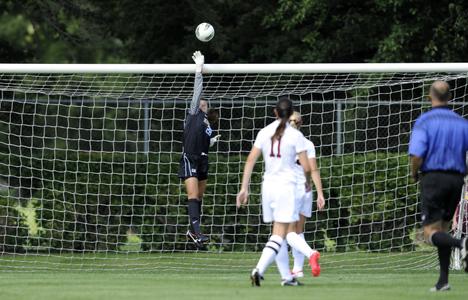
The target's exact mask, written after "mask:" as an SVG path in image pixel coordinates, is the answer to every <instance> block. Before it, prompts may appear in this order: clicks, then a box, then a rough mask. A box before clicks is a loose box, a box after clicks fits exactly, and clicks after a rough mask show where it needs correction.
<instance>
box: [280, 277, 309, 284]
mask: <svg viewBox="0 0 468 300" xmlns="http://www.w3.org/2000/svg"><path fill="white" fill-rule="evenodd" d="M281 285H282V286H301V285H304V284H302V283H300V282H299V281H297V279H296V278H293V279H291V280H282V281H281Z"/></svg>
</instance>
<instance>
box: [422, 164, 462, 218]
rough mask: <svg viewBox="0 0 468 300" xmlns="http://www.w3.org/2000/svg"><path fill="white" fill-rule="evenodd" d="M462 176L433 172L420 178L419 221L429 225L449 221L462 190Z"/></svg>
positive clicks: (452, 173) (453, 173)
mask: <svg viewBox="0 0 468 300" xmlns="http://www.w3.org/2000/svg"><path fill="white" fill-rule="evenodd" d="M463 179H464V176H463V174H460V173H455V172H444V171H434V172H427V173H424V174H423V175H422V177H421V221H422V224H423V225H430V224H433V223H435V222H437V221H447V222H448V221H451V220H452V218H453V215H454V213H455V210H456V209H457V205H458V202H459V201H460V196H461V191H462V188H463V182H464V180H463Z"/></svg>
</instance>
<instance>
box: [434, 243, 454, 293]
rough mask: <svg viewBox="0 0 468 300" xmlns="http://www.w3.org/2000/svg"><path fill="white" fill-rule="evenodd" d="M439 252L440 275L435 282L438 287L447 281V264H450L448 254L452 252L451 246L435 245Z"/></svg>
mask: <svg viewBox="0 0 468 300" xmlns="http://www.w3.org/2000/svg"><path fill="white" fill-rule="evenodd" d="M437 250H438V254H439V266H440V275H439V281H437V283H436V287H437V288H438V289H440V288H441V287H442V286H444V285H446V284H447V283H448V275H449V266H450V255H451V254H452V248H451V247H437Z"/></svg>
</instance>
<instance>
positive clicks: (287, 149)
mask: <svg viewBox="0 0 468 300" xmlns="http://www.w3.org/2000/svg"><path fill="white" fill-rule="evenodd" d="M274 112H275V116H276V118H277V120H276V121H274V122H273V123H271V124H270V125H268V126H266V127H265V128H263V129H262V130H260V132H259V133H258V135H257V138H256V139H255V143H254V145H253V147H252V150H251V151H250V154H249V156H248V158H247V161H246V164H245V167H244V175H243V178H242V186H241V190H240V191H239V193H238V194H237V198H236V202H237V207H240V206H241V205H245V204H247V202H248V196H249V184H250V177H251V175H252V171H253V168H254V166H255V163H256V162H257V159H258V158H259V157H260V155H263V159H264V161H265V173H264V176H263V183H262V212H263V221H264V222H266V223H270V222H274V224H273V232H272V235H271V236H270V238H269V240H268V242H267V243H266V244H265V247H264V248H263V251H262V255H261V257H260V259H259V261H258V263H257V266H256V267H255V268H254V269H253V270H252V273H251V276H250V279H251V281H252V285H254V286H260V280H262V279H263V274H264V272H265V270H266V269H267V267H268V266H269V265H270V264H271V263H272V262H273V261H274V260H275V257H276V256H277V255H278V253H280V252H281V253H284V251H286V255H287V251H288V250H287V243H289V245H291V247H293V248H295V249H297V250H299V251H301V252H302V253H303V254H304V255H306V256H307V257H309V262H310V264H311V267H312V273H313V274H314V275H315V276H317V275H318V274H319V273H320V266H319V264H318V259H319V258H320V254H319V253H318V252H317V251H314V250H312V249H311V248H310V247H309V245H307V243H306V242H305V241H304V240H303V239H301V238H300V237H299V235H298V234H297V233H296V227H295V224H296V222H297V221H298V220H299V207H298V205H297V201H296V196H295V194H296V174H295V172H294V167H295V164H296V158H298V159H299V162H300V163H301V164H302V165H303V166H304V173H305V177H306V182H307V183H308V184H310V167H309V164H308V160H307V155H306V145H305V142H304V140H305V138H304V136H303V135H302V133H301V132H300V131H298V130H296V129H294V128H293V127H291V125H289V122H288V121H289V117H290V116H291V115H292V113H293V105H292V102H291V100H289V99H286V98H283V99H280V100H279V101H278V103H277V104H276V108H275V110H274ZM278 268H279V269H280V273H281V275H282V279H283V280H282V283H281V284H282V285H299V283H298V281H297V280H296V279H295V278H293V277H292V275H291V274H290V272H289V266H288V265H287V263H286V265H284V264H283V263H280V264H278Z"/></svg>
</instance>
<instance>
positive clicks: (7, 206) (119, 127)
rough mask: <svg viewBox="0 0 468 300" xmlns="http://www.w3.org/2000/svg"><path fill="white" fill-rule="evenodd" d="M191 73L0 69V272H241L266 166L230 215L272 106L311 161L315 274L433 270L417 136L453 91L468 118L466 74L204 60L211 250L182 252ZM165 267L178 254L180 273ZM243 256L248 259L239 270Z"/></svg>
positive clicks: (254, 232)
mask: <svg viewBox="0 0 468 300" xmlns="http://www.w3.org/2000/svg"><path fill="white" fill-rule="evenodd" d="M194 71H195V66H194V64H180V65H172V64H171V65H169V64H165V65H128V64H122V65H112V64H110V65H86V64H85V65H79V64H77V65H67V64H63V65H51V64H0V265H1V266H2V267H5V268H8V269H16V268H20V269H24V270H38V269H44V268H46V269H62V268H65V269H84V268H87V269H115V268H123V269H139V270H140V269H148V270H152V269H170V270H187V269H193V268H198V269H200V268H201V269H206V270H208V271H209V270H213V269H216V270H217V271H219V272H229V271H231V270H240V269H242V270H243V269H246V270H248V269H249V268H250V267H251V265H252V264H254V261H255V258H256V256H255V255H250V253H255V252H258V251H259V250H261V248H262V247H263V245H264V243H265V241H266V240H267V239H268V236H269V234H270V227H269V226H268V225H267V224H264V223H262V218H261V205H260V204H261V203H260V183H261V173H262V166H261V165H260V164H258V165H257V167H256V169H255V171H254V174H253V177H252V192H251V198H250V205H249V207H248V208H245V209H236V207H235V196H236V193H237V191H238V188H239V183H240V180H241V175H242V174H241V173H242V167H243V164H244V160H245V158H246V155H247V154H248V151H249V150H250V148H251V146H252V144H253V141H254V139H255V136H256V134H257V133H258V131H259V130H260V129H261V128H263V127H264V126H265V125H266V124H268V123H269V122H271V121H272V120H273V115H272V108H273V105H274V104H275V103H276V101H277V100H278V98H279V97H280V96H289V97H290V98H291V99H292V100H293V102H294V105H295V107H296V109H297V110H299V111H300V112H301V114H302V116H303V121H304V122H303V123H304V125H303V127H302V128H301V131H302V132H303V133H304V135H305V136H306V137H307V138H309V139H311V140H312V141H313V142H314V144H315V146H316V149H317V153H318V163H319V167H320V171H321V176H322V182H323V186H324V192H325V196H326V199H327V203H326V208H325V210H324V211H323V212H319V213H316V212H315V211H314V214H313V216H312V218H310V219H309V220H308V221H307V223H306V232H305V236H306V239H307V241H308V243H309V244H310V245H312V246H313V247H315V248H317V249H318V250H320V251H323V253H324V260H323V262H324V267H325V268H329V269H333V268H336V269H338V268H340V269H343V270H353V269H356V268H360V269H386V270H387V269H388V270H389V269H395V268H403V269H424V268H434V267H435V265H436V261H435V260H434V257H435V252H434V251H433V249H432V248H431V247H427V246H425V245H424V243H423V241H422V238H421V232H420V225H419V223H420V222H419V208H418V202H419V200H418V194H419V192H418V187H417V185H416V184H414V183H413V182H412V180H411V179H410V177H409V174H410V172H409V162H408V154H407V150H408V142H409V136H410V132H411V128H412V124H413V123H414V121H415V120H416V118H417V117H418V116H419V115H420V114H421V113H422V112H424V111H425V110H426V109H427V108H429V106H430V103H429V102H428V101H427V99H426V95H427V93H428V90H429V86H430V84H431V83H432V82H433V81H434V80H447V81H448V82H449V84H450V85H451V88H452V94H453V95H454V99H453V100H452V101H451V103H450V104H451V106H452V107H453V109H454V110H455V111H456V112H458V113H459V114H461V115H462V116H464V117H467V116H468V95H467V90H468V89H467V88H468V82H467V80H468V63H441V64H438V63H427V64H426V63H417V64H206V65H205V66H204V92H203V97H204V99H206V100H208V101H209V103H210V106H211V107H213V108H215V109H217V110H218V111H219V115H220V120H219V123H218V124H217V125H216V126H215V128H214V130H215V131H216V132H217V133H219V134H221V136H222V139H221V141H220V142H219V143H218V144H217V145H216V146H215V147H213V148H211V149H210V151H211V153H210V155H209V158H210V170H209V174H210V175H209V180H208V187H207V191H206V194H205V196H204V198H203V212H202V231H203V232H205V233H206V234H208V235H209V236H210V237H211V243H210V245H209V246H208V251H207V252H206V253H205V252H203V253H195V252H196V250H195V249H194V248H193V246H192V245H191V244H190V243H188V242H187V241H186V238H185V232H186V230H187V224H188V217H187V212H186V195H185V191H184V188H183V185H182V184H181V182H180V180H179V179H178V178H177V169H178V164H179V158H180V153H181V140H182V133H183V124H184V118H185V115H186V112H187V108H188V107H189V103H190V99H191V96H192V91H193V79H194ZM174 258H178V260H177V261H175V259H174ZM241 258H242V259H241Z"/></svg>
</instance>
